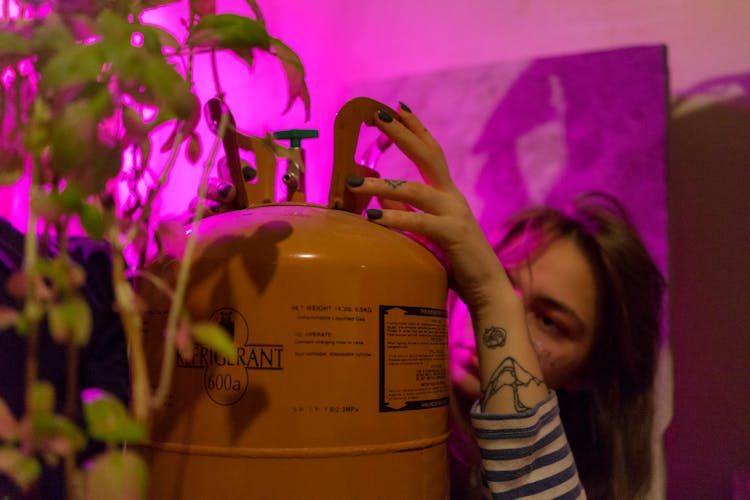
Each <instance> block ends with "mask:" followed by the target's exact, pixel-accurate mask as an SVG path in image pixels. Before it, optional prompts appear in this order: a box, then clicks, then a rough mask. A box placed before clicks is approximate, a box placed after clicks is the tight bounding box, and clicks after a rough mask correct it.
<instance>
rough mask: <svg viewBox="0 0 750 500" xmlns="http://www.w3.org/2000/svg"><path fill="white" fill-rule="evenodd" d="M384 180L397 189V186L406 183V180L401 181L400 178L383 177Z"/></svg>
mask: <svg viewBox="0 0 750 500" xmlns="http://www.w3.org/2000/svg"><path fill="white" fill-rule="evenodd" d="M383 182H385V183H386V184H388V185H389V186H391V187H392V188H393V189H396V188H397V187H399V186H400V185H402V184H406V181H399V180H395V179H383Z"/></svg>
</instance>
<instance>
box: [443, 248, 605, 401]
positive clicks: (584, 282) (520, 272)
mask: <svg viewBox="0 0 750 500" xmlns="http://www.w3.org/2000/svg"><path fill="white" fill-rule="evenodd" d="M509 274H510V278H511V280H512V281H513V283H514V285H515V287H516V290H517V291H518V293H520V294H521V295H522V297H523V300H524V303H525V305H526V314H527V323H528V327H529V336H530V339H531V343H532V345H533V347H534V350H535V352H536V355H537V357H538V358H539V365H540V367H541V369H542V375H543V376H544V381H545V383H546V384H547V386H548V387H550V388H551V389H567V390H571V391H574V390H576V389H578V388H580V387H581V384H582V382H583V379H582V377H581V376H582V372H583V368H584V366H585V363H586V360H587V359H588V356H589V353H590V352H591V349H592V347H593V344H594V340H595V337H596V331H597V291H596V281H595V279H594V273H593V270H592V268H591V265H590V264H589V262H588V260H587V259H586V257H585V256H584V255H583V253H582V252H581V250H580V249H579V248H578V246H576V244H575V243H574V242H573V240H571V239H569V238H558V239H556V240H554V241H552V243H550V244H549V245H548V246H547V247H546V248H545V249H543V250H542V251H540V252H538V253H537V254H536V255H534V256H533V257H532V258H531V259H530V260H529V261H527V262H523V263H521V264H520V265H519V266H517V267H515V268H513V269H510V270H509ZM449 332H450V334H451V339H450V344H451V346H450V347H451V378H452V381H453V384H454V387H456V389H457V391H458V392H459V393H460V394H462V395H463V396H465V397H467V398H468V399H476V398H477V397H479V393H480V390H479V380H478V373H479V370H478V366H477V360H476V351H475V347H474V334H473V330H472V325H471V318H470V317H469V314H468V312H467V311H466V306H464V305H463V304H462V303H460V302H459V301H457V302H456V307H454V308H453V310H452V312H451V319H450V325H449Z"/></svg>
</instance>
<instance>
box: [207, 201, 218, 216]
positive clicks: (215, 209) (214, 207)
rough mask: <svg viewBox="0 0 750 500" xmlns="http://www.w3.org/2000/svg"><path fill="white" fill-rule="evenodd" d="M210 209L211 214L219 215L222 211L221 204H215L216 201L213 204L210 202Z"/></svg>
mask: <svg viewBox="0 0 750 500" xmlns="http://www.w3.org/2000/svg"><path fill="white" fill-rule="evenodd" d="M208 209H209V210H210V211H211V212H213V213H215V214H217V213H219V210H220V209H221V203H217V202H215V201H213V202H210V203H209V204H208Z"/></svg>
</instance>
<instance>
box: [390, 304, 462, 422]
mask: <svg viewBox="0 0 750 500" xmlns="http://www.w3.org/2000/svg"><path fill="white" fill-rule="evenodd" d="M447 374H448V337H447V326H446V313H445V310H444V309H434V308H429V307H410V306H380V411H381V412H391V411H406V410H422V409H426V408H434V407H436V406H446V405H447V404H448V378H447Z"/></svg>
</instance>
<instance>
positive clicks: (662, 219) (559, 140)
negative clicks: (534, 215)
mask: <svg viewBox="0 0 750 500" xmlns="http://www.w3.org/2000/svg"><path fill="white" fill-rule="evenodd" d="M665 55H666V54H665V49H664V47H662V46H644V47H632V48H623V49H617V50H609V51H603V52H594V53H586V54H577V55H570V56H562V57H550V58H540V59H533V60H530V61H521V62H511V63H499V64H493V65H487V66H480V67H470V68H464V69H456V70H448V71H444V72H435V73H428V74H423V75H409V76H404V77H402V78H396V79H391V80H386V81H371V82H363V83H357V84H353V85H351V86H350V87H349V88H348V89H347V92H346V96H345V97H346V99H349V98H352V97H355V96H358V95H363V96H367V97H372V98H374V99H377V100H379V101H381V102H383V103H386V104H388V105H391V106H393V107H396V106H397V105H398V102H399V101H403V102H404V103H406V104H407V105H408V106H409V108H411V109H412V110H413V111H414V112H415V113H416V114H417V115H418V116H419V117H420V119H421V120H422V122H423V123H424V124H425V126H426V127H428V128H429V129H430V131H431V132H432V134H433V136H435V138H436V139H437V140H438V142H440V143H441V145H442V146H443V149H444V151H445V154H446V157H447V159H448V163H449V166H450V167H451V172H452V175H453V177H454V180H455V181H456V183H457V184H458V186H459V188H460V189H461V190H462V192H463V193H464V194H465V195H466V197H467V199H468V200H469V203H470V204H471V206H472V209H473V210H474V213H475V215H476V216H477V218H478V219H479V221H480V223H481V225H482V227H483V228H484V230H485V232H487V234H488V235H490V239H492V238H493V236H494V235H495V234H496V233H497V230H498V227H499V226H500V224H501V223H502V221H503V220H504V219H505V218H506V217H507V216H508V215H510V214H512V213H514V212H516V211H517V210H518V209H520V208H525V207H528V206H532V205H539V204H550V205H553V206H559V207H564V206H565V204H566V203H568V202H570V201H571V200H572V199H574V198H575V196H576V195H577V194H579V193H581V192H584V191H590V190H598V191H605V192H607V193H609V194H612V195H614V196H615V197H617V198H618V199H619V200H620V201H621V202H622V203H623V204H624V205H625V207H626V209H627V210H628V211H629V212H630V215H631V217H632V219H633V222H634V224H635V225H636V226H637V228H638V230H639V232H640V233H641V235H642V237H643V239H644V241H645V242H646V245H647V246H648V248H649V251H650V252H651V254H652V255H653V257H654V259H655V260H656V262H657V263H658V264H659V266H660V268H661V269H662V272H663V273H664V275H665V276H666V271H667V237H666V223H667V214H666V212H667V209H666V127H667V104H668V78H667V67H666V58H665ZM368 134H369V137H368ZM374 134H375V132H373V131H368V130H364V131H363V137H362V139H361V141H360V143H361V145H362V143H363V142H364V143H367V142H368V141H372V140H374V137H375V136H374ZM377 169H378V170H379V171H380V172H381V174H382V175H383V176H384V177H388V178H403V179H416V178H418V173H417V172H416V169H415V168H414V167H413V166H412V165H411V164H410V163H409V161H408V160H407V159H405V157H403V155H400V154H397V153H395V152H392V151H391V152H388V151H387V152H386V153H385V154H383V155H382V157H381V158H380V159H379V161H378V165H377Z"/></svg>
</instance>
